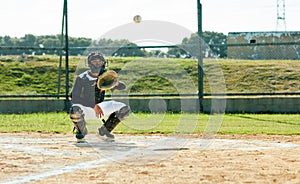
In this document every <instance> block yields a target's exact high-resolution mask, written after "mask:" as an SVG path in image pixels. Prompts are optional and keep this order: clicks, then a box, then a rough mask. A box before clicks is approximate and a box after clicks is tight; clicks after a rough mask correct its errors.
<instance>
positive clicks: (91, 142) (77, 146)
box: [0, 133, 300, 184]
mask: <svg viewBox="0 0 300 184" xmlns="http://www.w3.org/2000/svg"><path fill="white" fill-rule="evenodd" d="M116 137H117V139H116V141H115V142H107V141H103V140H99V139H96V136H94V135H91V136H90V137H88V138H87V141H88V142H87V143H75V140H74V137H73V135H71V134H42V133H0V148H1V149H0V171H1V172H0V183H7V184H9V183H10V184H12V183H32V184H33V183H47V184H54V183H102V184H104V183H146V184H147V183H149V184H150V183H151V184H152V183H300V136H284V135H218V136H216V137H214V138H211V139H204V137H203V136H202V135H189V136H183V137H182V136H181V137H180V136H179V137H177V136H162V135H147V136H145V135H142V136H141V135H140V136H132V135H116Z"/></svg>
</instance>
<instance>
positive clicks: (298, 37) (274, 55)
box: [227, 31, 300, 59]
mask: <svg viewBox="0 0 300 184" xmlns="http://www.w3.org/2000/svg"><path fill="white" fill-rule="evenodd" d="M266 43H271V44H266ZM227 44H234V45H233V46H228V49H227V57H228V58H230V59H300V31H282V32H278V31H271V32H229V33H228V38H227ZM239 44H240V45H239ZM243 44H250V46H249V45H246V46H245V45H243ZM251 44H253V46H251ZM264 44H266V45H264Z"/></svg>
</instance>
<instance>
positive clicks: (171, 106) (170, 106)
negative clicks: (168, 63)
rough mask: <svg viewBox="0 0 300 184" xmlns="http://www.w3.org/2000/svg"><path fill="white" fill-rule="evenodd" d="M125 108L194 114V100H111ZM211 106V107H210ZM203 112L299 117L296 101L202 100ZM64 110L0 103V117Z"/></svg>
mask: <svg viewBox="0 0 300 184" xmlns="http://www.w3.org/2000/svg"><path fill="white" fill-rule="evenodd" d="M114 100H116V101H122V102H124V103H126V104H129V105H130V107H131V108H132V110H133V111H139V112H165V111H170V112H198V99H197V98H182V99H176V98H165V99H163V98H147V99H142V98H130V99H114ZM212 104H213V106H212ZM203 106H204V109H203V110H204V112H205V113H210V112H211V111H213V112H222V111H223V109H225V108H226V109H225V112H227V113H300V98H299V97H255V98H227V99H225V98H205V99H204V100H203ZM63 110H64V100H0V113H2V114H9V113H32V112H57V111H63Z"/></svg>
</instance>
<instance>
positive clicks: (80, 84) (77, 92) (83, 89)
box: [71, 71, 105, 108]
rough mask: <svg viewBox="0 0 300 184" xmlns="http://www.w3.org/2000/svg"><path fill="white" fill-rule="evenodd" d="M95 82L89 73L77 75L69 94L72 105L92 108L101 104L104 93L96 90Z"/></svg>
mask: <svg viewBox="0 0 300 184" xmlns="http://www.w3.org/2000/svg"><path fill="white" fill-rule="evenodd" d="M97 80H98V78H97V77H93V76H91V75H90V74H89V71H85V72H83V73H81V74H80V75H78V76H77V78H76V79H75V83H74V86H73V89H72V93H71V98H72V103H73V104H81V105H83V106H86V107H92V108H94V106H95V104H97V103H101V102H103V101H104V97H105V91H100V89H98V88H97Z"/></svg>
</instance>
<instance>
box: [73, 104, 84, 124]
mask: <svg viewBox="0 0 300 184" xmlns="http://www.w3.org/2000/svg"><path fill="white" fill-rule="evenodd" d="M70 118H71V120H72V121H73V123H78V122H81V121H84V114H83V111H82V109H81V108H80V107H78V106H73V107H71V108H70Z"/></svg>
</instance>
